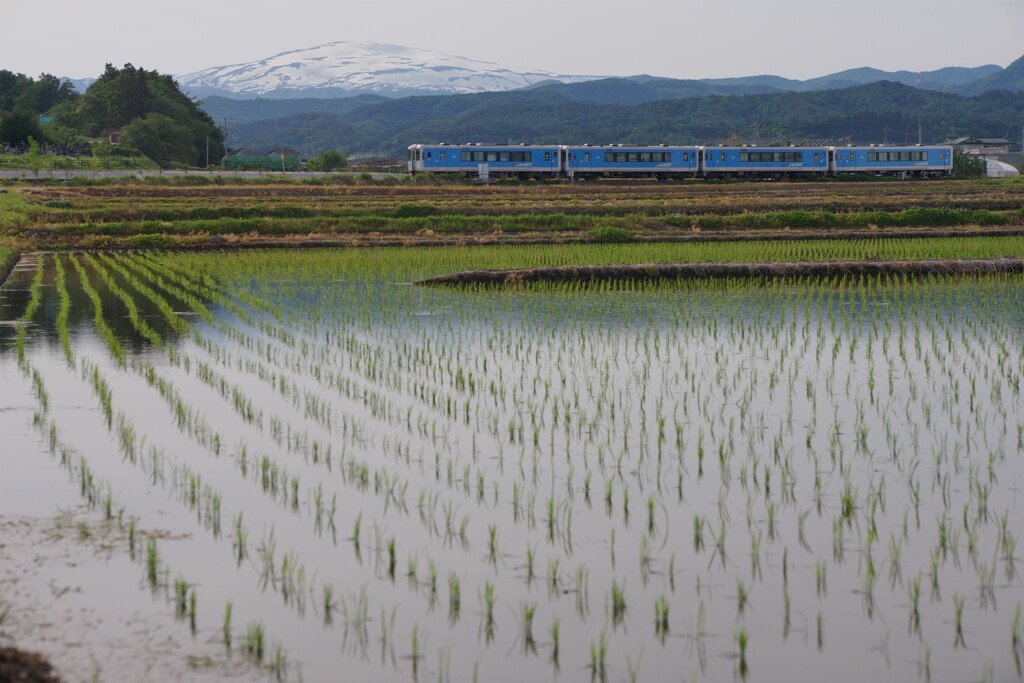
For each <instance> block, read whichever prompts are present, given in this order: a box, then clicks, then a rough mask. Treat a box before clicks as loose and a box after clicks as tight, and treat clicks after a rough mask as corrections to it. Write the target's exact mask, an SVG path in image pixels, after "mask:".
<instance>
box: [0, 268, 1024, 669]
mask: <svg viewBox="0 0 1024 683" xmlns="http://www.w3.org/2000/svg"><path fill="white" fill-rule="evenodd" d="M429 254H430V252H415V251H404V250H379V251H370V250H367V251H363V252H359V253H358V254H353V253H351V252H341V251H339V252H326V251H321V252H315V253H305V252H296V253H290V254H279V253H274V254H259V253H253V254H245V255H234V256H230V257H228V256H221V255H192V256H186V255H179V256H132V257H124V258H122V257H116V258H114V259H113V261H114V263H113V264H112V263H111V262H109V261H106V260H103V259H101V260H99V261H97V262H89V261H88V260H82V261H81V265H82V267H83V269H84V272H85V273H86V276H87V278H88V280H87V282H88V283H89V286H90V287H92V288H94V289H95V291H96V293H97V295H98V296H99V298H100V300H101V302H102V305H101V312H102V320H103V321H104V322H105V324H106V326H107V327H108V328H109V329H110V330H111V333H112V337H113V338H116V339H117V340H118V343H119V344H120V345H121V346H122V347H123V349H124V354H123V360H120V359H119V358H118V357H117V354H116V353H114V352H113V351H112V347H111V344H110V342H109V341H108V340H106V339H105V338H104V336H103V334H102V333H101V332H100V331H99V330H100V327H99V326H97V323H96V316H95V311H94V308H93V303H92V301H91V299H90V297H89V296H88V293H87V291H86V288H85V287H83V284H82V282H81V281H80V276H79V274H78V271H77V270H76V269H75V268H74V267H73V266H72V264H71V259H70V258H68V257H60V258H61V264H62V266H63V271H64V274H65V279H66V285H65V290H66V292H67V301H68V304H67V318H66V319H67V325H66V328H67V335H68V341H69V352H70V356H69V355H68V354H67V353H65V349H64V346H63V343H62V338H61V329H60V328H61V325H60V324H59V323H58V320H59V318H60V309H61V305H62V304H61V301H62V299H61V294H60V287H59V286H58V284H57V271H56V268H55V263H54V261H53V259H49V258H48V259H44V262H43V267H44V275H43V279H42V286H41V287H40V288H39V290H38V291H39V296H40V297H41V300H40V301H41V305H40V306H39V309H38V313H37V314H36V315H34V316H33V317H32V318H31V319H30V320H28V321H25V323H24V327H22V328H21V329H22V330H23V331H24V332H23V334H24V336H23V339H22V345H23V348H24V360H23V361H19V359H18V353H17V347H18V341H17V337H18V329H19V327H18V325H16V324H15V322H16V321H17V320H18V318H19V317H21V315H22V313H23V311H24V309H25V307H26V305H27V302H28V301H29V299H30V297H31V289H32V282H33V278H34V277H35V270H34V268H32V267H25V268H23V269H21V270H19V272H17V273H16V274H15V276H14V277H13V278H12V279H11V281H10V282H9V283H8V285H7V286H6V287H5V289H4V291H3V297H2V299H0V315H2V317H3V323H4V325H3V326H2V327H0V377H2V378H3V386H4V397H5V401H9V402H10V408H11V409H10V410H5V411H4V412H3V413H0V419H2V420H4V434H5V436H6V435H7V434H14V433H17V434H18V435H19V436H18V437H17V438H16V439H14V440H13V441H12V442H11V447H5V448H4V449H3V456H2V457H3V462H2V466H3V468H4V472H5V475H4V477H3V481H2V482H0V487H2V488H0V495H2V496H3V497H2V500H3V512H4V514H15V513H16V514H28V515H48V514H50V515H52V514H54V513H55V512H56V511H57V510H58V509H60V508H62V507H67V506H72V505H81V504H83V503H85V504H90V503H91V507H92V509H93V511H94V513H98V514H99V515H100V517H101V518H102V517H103V516H106V515H107V514H110V515H111V516H113V517H114V518H116V519H120V520H122V524H124V523H127V522H125V521H124V520H135V524H136V527H137V528H138V529H142V530H146V532H147V533H148V534H149V536H144V537H141V538H143V539H144V540H145V542H147V543H148V541H149V539H152V540H153V541H154V543H155V548H156V553H157V557H156V566H157V571H156V573H155V574H156V575H155V577H154V576H151V575H150V572H149V571H148V564H147V555H146V553H145V552H142V551H139V552H137V553H135V554H134V559H133V558H132V553H129V552H128V550H127V549H126V548H124V547H123V546H124V543H123V542H122V543H121V544H120V545H119V546H118V548H119V552H120V553H121V556H124V557H127V560H126V561H127V562H128V563H129V565H131V566H134V567H135V568H136V569H137V572H138V574H137V578H136V583H137V585H136V586H134V587H133V590H136V591H141V593H142V594H143V595H147V596H148V595H155V596H157V597H156V598H152V603H153V604H154V605H155V606H156V610H157V611H159V610H163V611H165V612H166V613H167V615H168V616H167V618H168V619H169V620H171V621H173V620H174V618H175V617H174V607H173V604H171V605H170V606H169V605H168V596H170V597H171V599H170V603H173V602H174V600H173V597H174V593H175V582H176V581H178V580H182V581H184V582H185V584H184V585H186V586H187V589H186V592H187V593H188V594H191V593H192V592H194V593H195V595H196V610H195V615H196V630H197V636H196V638H197V639H199V640H200V641H204V642H217V643H219V642H220V641H221V640H223V633H224V630H225V629H224V626H225V625H224V614H225V609H226V605H227V604H228V603H230V604H231V615H232V619H231V622H230V624H229V625H228V628H227V630H228V633H229V635H230V636H231V641H232V650H231V652H232V653H235V655H236V656H240V655H238V653H239V651H240V650H243V651H244V649H245V647H244V646H245V643H246V636H247V634H252V633H254V632H255V627H256V625H259V626H260V627H261V628H262V630H263V631H264V632H265V634H266V644H265V648H264V652H263V654H262V657H261V659H262V662H263V664H264V665H265V666H266V665H273V666H275V667H276V671H277V673H279V674H280V675H282V676H283V677H286V678H288V677H298V676H300V675H301V677H303V678H304V679H305V680H331V679H333V678H336V677H337V674H338V672H339V671H345V672H347V674H348V675H351V676H352V677H354V678H355V679H359V680H396V679H398V680H401V679H405V678H408V679H418V678H424V679H427V678H429V679H434V678H435V677H436V678H438V679H441V680H445V679H451V680H472V679H473V678H474V677H476V678H477V679H478V680H509V681H513V680H522V679H523V678H526V677H531V678H540V679H551V680H557V679H566V680H578V679H580V678H586V677H591V676H593V677H594V678H595V679H608V680H626V679H629V678H631V677H632V676H633V675H634V674H635V675H636V677H637V678H638V679H639V680H667V679H687V680H688V679H691V678H692V679H695V680H722V679H725V678H730V677H740V678H742V677H746V678H748V679H750V680H765V681H771V680H780V679H782V678H789V679H793V680H807V681H813V680H821V679H823V678H825V677H829V678H831V679H835V680H851V681H852V680H862V679H863V678H864V677H865V676H874V677H876V678H879V679H882V680H897V679H898V680H912V679H916V678H920V679H922V680H923V679H925V678H927V677H928V675H929V674H930V675H932V676H934V677H935V678H936V679H943V680H945V679H967V678H983V677H985V676H988V677H991V678H992V679H993V680H1004V679H1008V678H1012V677H1014V676H1017V675H1018V672H1017V669H1016V666H1017V665H1016V662H1015V657H1014V649H1013V639H1012V625H1013V623H1014V611H1015V609H1016V608H1017V606H1018V605H1019V604H1020V603H1021V602H1022V601H1024V590H1022V587H1021V579H1020V576H1019V573H1018V571H1017V563H1018V561H1019V558H1016V557H1015V555H1016V545H1015V544H1016V539H1017V538H1018V537H1019V536H1020V534H1021V532H1022V531H1024V529H1022V527H1024V523H1022V521H1021V519H1022V515H1021V514H1020V510H1019V509H1018V506H1019V502H1018V500H1017V496H1016V495H1015V491H1016V490H1017V489H1018V488H1019V487H1020V485H1021V483H1022V476H1024V468H1022V466H1021V455H1022V454H1024V443H1022V440H1024V433H1022V429H1024V407H1022V406H1024V404H1022V400H1021V395H1020V383H1021V368H1022V365H1024V363H1022V348H1024V344H1022V342H1024V313H1022V310H1024V305H1022V304H1024V283H1022V281H1021V279H1020V278H1018V277H1012V276H1011V277H1000V278H993V279H978V280H966V279H960V280H956V281H953V280H930V281H922V282H918V283H910V284H907V283H904V284H900V285H898V286H896V285H880V284H877V283H875V284H870V285H864V286H855V285H849V284H847V285H836V284H831V285H821V284H806V285H802V286H795V285H778V286H772V287H760V286H749V285H747V286H742V287H736V286H722V285H689V286H687V287H680V288H663V289H644V290H642V291H587V290H582V291H581V290H578V289H569V288H564V289H559V288H550V287H544V288H539V289H536V290H522V291H516V292H472V291H447V292H442V291H424V290H421V289H415V288H411V287H408V286H405V285H403V284H401V283H405V282H409V281H411V280H414V279H418V278H421V277H425V276H428V275H432V274H436V273H437V268H438V267H439V266H438V265H437V264H436V263H434V262H432V261H431V260H430V256H429ZM75 258H80V257H75ZM97 263H98V264H99V265H98V266H97ZM115 265H116V266H118V267H119V268H120V269H121V270H118V269H117V268H115V267H114V266H115ZM448 265H449V264H448V263H446V264H445V266H446V267H448ZM470 265H471V264H466V267H468V266H470ZM524 265H528V264H524ZM100 271H105V272H106V273H107V275H108V277H109V278H110V282H112V283H113V285H111V284H110V283H108V281H107V280H106V279H105V278H104V277H102V276H101V272H100ZM119 290H120V291H121V292H122V293H123V294H125V295H126V296H128V297H129V298H131V299H132V300H133V301H134V302H135V305H136V307H137V317H136V321H134V322H133V321H132V319H131V317H130V311H129V308H128V306H127V305H126V304H125V303H124V301H123V300H122V299H121V298H120V296H118V291H119ZM168 311H172V312H171V313H168ZM139 320H142V321H145V323H146V325H148V326H149V327H150V328H151V329H152V330H153V331H154V332H155V333H156V335H157V336H158V337H159V339H160V341H161V343H160V344H159V345H155V344H154V343H153V341H152V338H147V337H146V335H144V334H143V333H141V332H140V325H139V323H138V321H139ZM175 320H178V321H183V322H175ZM97 378H99V379H97ZM39 387H43V388H44V390H43V391H42V392H41V391H40V388H39ZM98 387H99V388H98ZM104 388H105V389H104ZM104 391H108V392H109V394H108V395H109V397H110V399H109V406H110V407H109V413H108V410H107V408H106V406H105V404H104V401H103V399H102V395H103V392H104ZM44 404H45V409H44ZM108 414H109V420H108V417H107V416H108ZM83 465H84V468H83ZM83 472H84V473H85V474H83ZM83 481H85V482H86V483H84V484H83ZM42 491H45V492H46V495H40V492H42ZM357 529H358V534H357V533H356V532H357ZM140 544H141V541H140ZM392 558H393V559H392ZM78 571H81V572H82V574H83V575H88V574H89V573H90V572H97V571H102V570H101V569H100V567H98V566H95V565H92V564H90V563H86V565H85V566H83V567H80V568H79V569H78ZM93 590H94V591H95V592H96V594H98V596H99V598H100V599H108V600H109V599H114V596H113V595H111V593H113V592H114V591H112V590H111V589H110V588H109V587H106V588H104V587H103V586H102V585H100V586H98V587H96V588H95V589H93ZM488 596H491V597H488ZM147 599H150V598H148V597H147ZM489 605H490V606H489ZM915 605H916V609H915ZM666 609H667V618H665V616H664V610H666ZM555 624H557V626H555ZM958 624H959V626H958ZM556 630H557V637H556V635H555V631H556ZM251 642H252V640H251V639H250V643H251ZM556 643H557V647H556ZM744 643H745V645H744ZM225 652H226V648H225ZM602 652H604V654H603V655H602V654H601V653H602ZM275 658H276V660H275ZM275 661H276V663H275Z"/></svg>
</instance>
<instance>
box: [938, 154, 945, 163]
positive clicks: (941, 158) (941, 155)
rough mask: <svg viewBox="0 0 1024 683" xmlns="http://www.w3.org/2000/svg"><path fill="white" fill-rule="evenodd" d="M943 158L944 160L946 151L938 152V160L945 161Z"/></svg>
mask: <svg viewBox="0 0 1024 683" xmlns="http://www.w3.org/2000/svg"><path fill="white" fill-rule="evenodd" d="M945 160H946V153H945V152H939V161H945Z"/></svg>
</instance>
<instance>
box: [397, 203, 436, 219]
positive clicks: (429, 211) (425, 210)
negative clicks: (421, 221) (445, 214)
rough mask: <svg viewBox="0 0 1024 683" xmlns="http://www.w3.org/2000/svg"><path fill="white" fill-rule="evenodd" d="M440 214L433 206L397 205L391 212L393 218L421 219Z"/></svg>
mask: <svg viewBox="0 0 1024 683" xmlns="http://www.w3.org/2000/svg"><path fill="white" fill-rule="evenodd" d="M439 213H441V212H440V210H438V208H437V207H436V206H434V205H433V204H399V205H398V206H396V207H395V210H394V211H392V212H391V216H392V217H394V218H423V217H425V216H436V215H437V214H439Z"/></svg>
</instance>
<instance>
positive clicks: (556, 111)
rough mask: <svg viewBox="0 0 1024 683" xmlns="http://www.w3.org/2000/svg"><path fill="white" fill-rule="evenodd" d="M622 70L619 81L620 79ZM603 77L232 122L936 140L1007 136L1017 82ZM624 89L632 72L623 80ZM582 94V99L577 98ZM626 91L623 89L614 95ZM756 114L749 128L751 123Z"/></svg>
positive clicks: (437, 132) (346, 138)
mask: <svg viewBox="0 0 1024 683" xmlns="http://www.w3.org/2000/svg"><path fill="white" fill-rule="evenodd" d="M624 82H626V81H624ZM615 87H616V84H615V83H611V84H609V83H603V84H598V85H593V86H590V88H591V91H594V92H593V93H592V94H589V95H588V92H590V91H587V90H585V89H583V88H579V87H575V86H552V87H549V88H540V89H531V90H520V91H512V92H505V93H482V94H477V95H451V96H445V97H408V98H403V99H399V100H393V101H390V102H384V103H380V104H372V105H369V106H365V107H361V108H358V109H355V110H353V111H350V112H345V113H334V112H318V113H314V114H309V115H307V114H296V115H293V116H290V117H286V118H283V119H276V120H270V121H259V122H252V123H244V124H239V125H238V126H236V127H235V128H234V129H233V130H232V135H234V136H237V137H235V138H233V139H234V140H235V141H237V142H238V144H244V145H246V146H252V147H257V148H260V147H269V146H274V145H281V144H284V145H291V146H295V147H302V145H303V144H304V143H305V140H306V139H307V135H308V139H309V141H310V145H311V146H312V147H314V148H321V149H322V148H339V149H347V150H351V151H353V152H366V153H378V154H386V155H391V156H402V155H404V152H405V148H406V147H407V146H408V145H409V144H412V143H414V142H452V143H462V142H466V141H471V140H474V141H481V140H483V141H489V142H510V143H519V142H529V143H564V144H580V143H586V142H590V143H595V144H601V143H607V142H634V143H661V142H667V143H673V144H715V143H717V142H719V141H723V142H724V141H725V140H727V139H734V140H735V139H739V140H742V141H746V142H754V141H755V137H756V139H757V141H758V142H760V143H761V144H765V143H767V142H769V141H773V142H775V143H780V144H789V143H799V142H807V141H814V140H828V141H831V142H836V143H841V142H847V141H848V142H852V143H854V144H868V143H876V142H877V143H880V142H884V141H886V140H888V142H890V143H893V142H899V143H903V142H911V143H913V142H916V141H917V131H918V122H919V119H920V123H921V133H922V140H923V142H925V143H934V142H941V141H942V140H944V139H946V138H948V137H955V136H957V135H964V134H971V135H991V136H1005V137H1008V138H1011V139H1016V137H1017V135H1018V133H1019V130H1020V129H1019V121H1020V112H1021V111H1022V110H1024V93H1010V92H988V93H985V94H982V95H978V96H976V97H972V98H967V97H961V96H959V95H953V94H948V93H941V92H936V91H928V90H916V89H914V88H911V87H908V86H904V85H900V84H897V83H888V82H880V83H872V84H869V85H862V86H857V87H853V88H846V89H842V90H822V91H815V92H786V93H778V94H760V95H748V96H743V97H734V96H726V95H712V96H709V97H690V98H677V99H664V100H660V101H653V102H643V103H640V104H635V105H627V104H619V103H609V102H613V101H614V102H618V101H620V100H619V99H615V97H613V93H612V92H611V91H610V90H609V89H614V88H615ZM628 87H629V88H630V89H635V84H633V85H629V86H628ZM588 97H591V98H592V99H588ZM626 101H629V98H626ZM755 123H756V129H755V125H754V124H755Z"/></svg>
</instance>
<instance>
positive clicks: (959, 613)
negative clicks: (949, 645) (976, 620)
mask: <svg viewBox="0 0 1024 683" xmlns="http://www.w3.org/2000/svg"><path fill="white" fill-rule="evenodd" d="M953 611H954V613H955V614H956V637H955V638H954V639H953V647H967V642H966V641H965V640H964V624H963V618H964V598H963V596H961V595H958V594H956V593H953Z"/></svg>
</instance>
